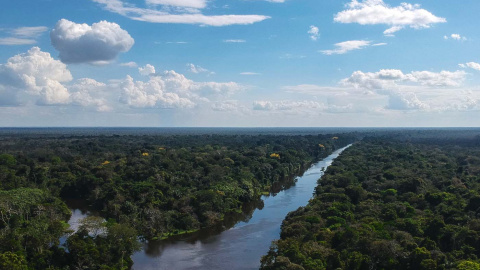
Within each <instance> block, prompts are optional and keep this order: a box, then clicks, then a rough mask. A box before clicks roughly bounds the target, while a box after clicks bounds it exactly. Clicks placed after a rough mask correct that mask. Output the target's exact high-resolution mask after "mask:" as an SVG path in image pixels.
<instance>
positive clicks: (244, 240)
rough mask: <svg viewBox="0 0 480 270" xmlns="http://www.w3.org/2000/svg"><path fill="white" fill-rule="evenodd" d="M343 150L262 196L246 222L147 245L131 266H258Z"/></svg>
mask: <svg viewBox="0 0 480 270" xmlns="http://www.w3.org/2000/svg"><path fill="white" fill-rule="evenodd" d="M342 150H343V149H341V150H339V151H337V152H335V153H333V154H332V155H330V156H329V157H327V158H326V159H324V160H322V161H320V162H319V163H317V164H315V165H314V166H312V168H310V169H309V170H307V171H306V172H305V174H304V175H303V176H302V177H299V178H298V181H297V183H296V184H295V185H294V186H292V187H291V188H290V189H287V190H284V191H281V192H279V193H278V194H277V195H276V196H267V197H264V198H263V199H264V207H263V209H262V210H256V211H255V212H254V213H253V215H252V217H251V218H250V219H249V220H248V222H239V223H238V224H236V225H235V226H234V227H233V228H231V229H229V230H226V231H223V232H222V233H220V234H216V235H212V236H208V237H206V236H204V237H202V236H198V238H199V239H193V240H192V239H188V240H179V241H176V242H175V241H174V242H159V243H157V246H155V247H153V248H152V246H149V247H148V252H144V251H140V252H137V253H135V254H134V255H133V257H132V259H133V261H134V262H135V264H134V266H133V269H134V270H153V269H155V270H158V269H176V270H180V269H258V268H259V266H260V258H261V257H262V256H263V255H265V254H266V253H267V252H268V249H269V248H270V244H271V242H272V241H273V240H275V239H278V238H279V235H280V225H281V223H282V221H283V219H284V218H285V216H286V215H287V214H288V213H289V212H291V211H293V210H296V209H297V208H299V207H301V206H305V205H307V203H308V200H309V199H310V198H312V194H313V191H314V188H315V187H316V186H317V180H318V179H319V178H320V176H321V175H323V172H322V168H326V167H328V166H329V165H330V164H331V163H332V161H333V159H335V158H336V157H337V156H338V155H339V153H340V152H341V151H342ZM187 241H188V242H187ZM152 249H153V250H152ZM147 253H148V254H147Z"/></svg>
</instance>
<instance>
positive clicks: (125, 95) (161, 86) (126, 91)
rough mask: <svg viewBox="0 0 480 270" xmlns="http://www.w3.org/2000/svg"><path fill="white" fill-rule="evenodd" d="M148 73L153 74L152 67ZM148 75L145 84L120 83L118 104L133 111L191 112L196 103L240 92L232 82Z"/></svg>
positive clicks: (170, 74) (173, 74) (130, 80)
mask: <svg viewBox="0 0 480 270" xmlns="http://www.w3.org/2000/svg"><path fill="white" fill-rule="evenodd" d="M147 66H148V65H147ZM147 69H150V71H152V70H154V69H155V67H153V66H151V67H149V68H147ZM145 74H146V73H145ZM149 75H150V76H149V78H148V81H145V82H144V81H134V80H133V78H132V77H130V76H127V78H126V79H125V80H123V81H121V82H120V88H121V89H122V93H121V97H120V102H122V103H124V104H127V105H129V106H130V107H132V108H193V107H194V106H196V104H197V103H199V102H210V99H211V98H216V97H225V96H229V95H231V94H233V93H234V92H237V91H239V90H241V89H243V87H242V86H240V85H238V84H237V83H234V82H228V83H219V82H194V81H192V80H189V79H187V78H186V77H185V76H184V75H182V74H179V73H177V72H175V71H173V70H170V71H164V72H163V73H150V74H149Z"/></svg>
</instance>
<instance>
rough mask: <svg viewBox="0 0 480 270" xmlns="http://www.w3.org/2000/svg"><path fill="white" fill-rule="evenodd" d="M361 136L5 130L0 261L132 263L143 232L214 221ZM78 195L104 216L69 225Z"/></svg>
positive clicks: (172, 231)
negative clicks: (62, 242)
mask: <svg viewBox="0 0 480 270" xmlns="http://www.w3.org/2000/svg"><path fill="white" fill-rule="evenodd" d="M355 139H356V136H355V135H347V134H341V135H315V136H314V135H304V136H300V135H296V136H274V135H256V136H248V135H238V136H235V135H169V136H151V135H144V136H133V135H125V136H118V135H113V136H68V135H61V136H52V135H49V136H38V135H35V136H33V135H30V136H29V135H22V136H19V135H15V136H8V135H4V136H1V137H0V149H1V152H0V213H1V219H0V243H2V244H1V247H0V248H1V249H0V268H2V269H78V268H80V269H87V268H88V269H128V268H129V267H131V264H132V261H131V259H130V255H131V254H132V253H133V252H134V251H135V250H137V249H138V248H139V245H138V241H137V239H138V237H140V238H141V239H161V238H164V237H168V236H169V235H178V234H182V233H188V232H192V231H195V230H198V229H200V228H203V227H208V226H212V225H215V224H217V223H218V222H220V221H221V220H222V219H223V218H224V216H225V215H226V214H228V213H232V212H238V211H241V209H242V205H243V204H245V203H248V202H251V201H253V200H258V197H259V196H260V195H261V194H266V193H268V192H270V191H271V189H272V187H273V186H275V185H278V183H281V182H282V181H285V180H288V179H291V180H293V178H294V176H295V175H297V174H299V173H301V172H302V171H303V170H305V169H306V168H308V166H309V165H310V164H312V162H314V161H317V160H319V159H322V158H323V157H326V156H327V155H329V154H330V153H331V152H332V151H333V150H335V149H337V148H340V147H343V146H345V145H347V144H349V143H351V142H353V141H354V140H355ZM72 198H74V199H80V200H83V201H85V202H86V203H87V204H88V205H89V206H90V207H92V208H93V209H95V210H97V211H99V213H101V216H102V217H104V218H105V220H103V219H94V218H93V219H89V220H86V221H85V222H84V223H83V225H82V226H81V227H80V230H79V231H77V232H76V233H74V234H72V232H71V231H70V232H69V228H68V224H67V223H66V221H67V220H68V218H69V216H70V211H69V209H68V207H67V206H66V204H65V202H64V201H65V200H66V199H72ZM93 231H95V232H101V233H92V232H93ZM66 235H69V237H68V239H67V240H66V244H65V245H64V246H61V245H59V244H60V242H59V239H60V238H61V237H62V236H66Z"/></svg>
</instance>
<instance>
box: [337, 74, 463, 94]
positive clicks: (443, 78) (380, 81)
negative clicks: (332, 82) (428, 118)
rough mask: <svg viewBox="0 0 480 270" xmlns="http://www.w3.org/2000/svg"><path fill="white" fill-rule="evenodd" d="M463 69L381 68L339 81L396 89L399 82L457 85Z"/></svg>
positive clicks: (459, 82)
mask: <svg viewBox="0 0 480 270" xmlns="http://www.w3.org/2000/svg"><path fill="white" fill-rule="evenodd" d="M465 76H466V73H465V72H464V71H460V70H457V71H454V72H450V71H441V72H431V71H413V72H411V73H407V74H404V73H403V72H402V71H401V70H397V69H382V70H380V71H378V72H362V71H355V72H354V73H353V74H352V75H351V76H350V77H348V78H346V79H344V80H342V81H341V83H342V84H343V85H347V86H353V87H355V88H364V89H370V90H372V89H377V90H378V89H397V88H398V86H399V85H401V84H409V83H416V84H418V85H423V86H432V87H457V86H460V85H461V84H462V83H463V81H464V80H465Z"/></svg>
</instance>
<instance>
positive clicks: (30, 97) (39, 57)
mask: <svg viewBox="0 0 480 270" xmlns="http://www.w3.org/2000/svg"><path fill="white" fill-rule="evenodd" d="M72 79H73V78H72V75H71V73H70V71H69V70H68V69H67V66H66V65H65V64H64V63H62V62H60V61H58V60H55V59H53V58H52V57H51V56H50V54H49V53H47V52H42V51H41V50H40V48H38V47H33V48H31V49H30V50H29V51H28V52H27V53H22V54H19V55H16V56H13V57H11V58H10V59H8V61H7V63H5V64H1V65H0V104H1V105H8V106H18V105H27V104H36V105H50V106H52V105H64V106H65V105H76V106H83V107H87V106H91V107H95V108H97V110H99V111H103V110H107V109H108V106H107V105H106V101H105V100H104V99H103V98H101V97H100V95H99V94H98V93H100V92H99V90H101V89H103V88H104V87H105V84H102V83H99V82H97V81H95V80H93V79H88V78H84V79H80V80H77V82H76V83H75V84H73V85H67V83H69V82H70V81H72Z"/></svg>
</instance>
